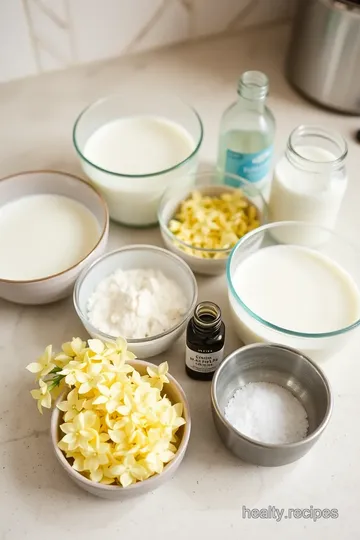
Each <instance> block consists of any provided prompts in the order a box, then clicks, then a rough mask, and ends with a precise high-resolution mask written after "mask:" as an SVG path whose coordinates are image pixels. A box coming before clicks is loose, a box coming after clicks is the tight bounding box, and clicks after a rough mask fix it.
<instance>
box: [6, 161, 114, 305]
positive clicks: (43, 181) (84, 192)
mask: <svg viewBox="0 0 360 540" xmlns="http://www.w3.org/2000/svg"><path fill="white" fill-rule="evenodd" d="M35 194H54V195H63V196H65V197H69V198H71V199H74V200H75V201H78V202H79V203H81V204H83V205H84V206H86V208H87V209H88V210H90V212H91V213H92V214H93V216H94V217H95V218H96V220H97V222H98V224H99V239H98V242H97V243H96V245H95V246H94V248H93V249H92V250H91V251H90V253H88V254H87V255H86V257H84V258H83V259H82V260H80V261H79V262H78V263H76V264H75V265H74V266H72V267H71V268H68V269H67V270H64V271H62V272H59V273H58V274H54V275H51V276H47V277H45V278H40V279H32V280H27V281H15V280H9V279H0V298H4V299H5V300H9V301H10V302H16V303H19V304H47V303H49V302H55V301H56V300H60V299H61V298H64V297H66V296H68V295H69V294H71V292H72V289H73V286H74V283H75V281H76V278H77V277H78V275H79V274H80V272H81V270H82V269H83V268H84V267H85V266H86V265H88V264H90V263H91V262H92V261H94V260H95V259H96V258H97V257H99V256H100V255H101V254H102V253H103V252H104V251H105V248H106V244H107V239H108V233H109V216H108V210H107V207H106V203H105V201H104V200H103V198H102V197H101V195H100V194H99V193H98V192H97V191H96V190H95V189H94V188H93V187H92V186H91V185H90V184H88V183H87V182H86V181H85V180H82V179H81V178H78V177H77V176H74V175H72V174H68V173H63V172H59V171H45V170H44V171H29V172H23V173H20V174H15V175H12V176H8V177H6V178H3V179H2V180H1V181H0V206H1V205H3V204H6V203H8V202H10V201H14V200H16V199H18V198H20V197H25V196H27V195H35ZM54 242H56V238H54Z"/></svg>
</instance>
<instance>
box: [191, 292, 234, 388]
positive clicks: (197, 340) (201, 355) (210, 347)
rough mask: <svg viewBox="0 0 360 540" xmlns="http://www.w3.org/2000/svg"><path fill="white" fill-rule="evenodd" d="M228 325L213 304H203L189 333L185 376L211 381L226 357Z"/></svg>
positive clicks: (193, 319)
mask: <svg viewBox="0 0 360 540" xmlns="http://www.w3.org/2000/svg"><path fill="white" fill-rule="evenodd" d="M224 343H225V324H224V323H223V321H222V319H221V310H220V308H219V306H217V305H216V304H214V303H213V302H201V303H200V304H198V305H197V306H196V308H195V311H194V316H193V317H192V318H191V319H190V321H189V323H188V326H187V331H186V357H185V368H186V373H187V374H188V375H189V377H191V378H192V379H197V380H201V381H210V380H211V379H212V377H213V375H214V373H215V371H216V369H217V368H218V366H219V365H220V364H221V362H222V360H223V357H224Z"/></svg>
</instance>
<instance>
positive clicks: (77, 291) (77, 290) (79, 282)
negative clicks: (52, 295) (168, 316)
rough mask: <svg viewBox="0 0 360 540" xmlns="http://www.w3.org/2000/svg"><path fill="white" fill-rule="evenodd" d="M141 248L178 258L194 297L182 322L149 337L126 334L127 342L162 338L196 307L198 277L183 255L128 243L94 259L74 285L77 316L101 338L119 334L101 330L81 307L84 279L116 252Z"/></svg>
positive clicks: (86, 327) (142, 342)
mask: <svg viewBox="0 0 360 540" xmlns="http://www.w3.org/2000/svg"><path fill="white" fill-rule="evenodd" d="M139 249H142V250H144V251H153V252H155V251H157V252H158V253H161V254H162V255H163V256H165V257H168V258H169V259H176V261H177V262H178V263H179V264H180V265H181V266H182V267H183V268H184V270H186V271H187V273H188V277H189V278H190V279H189V282H190V281H191V283H192V285H193V290H192V293H193V294H192V299H191V302H190V306H189V307H188V309H187V311H186V313H185V314H184V315H183V316H182V318H181V321H180V322H178V323H177V324H175V325H174V326H172V327H171V328H169V329H168V330H165V331H164V332H161V333H160V334H156V335H154V336H149V337H144V338H127V337H126V336H123V337H124V338H125V339H126V341H127V343H129V344H130V345H141V344H146V343H151V342H154V341H156V340H157V339H160V338H163V337H165V336H168V335H170V334H172V333H173V332H175V331H176V330H178V329H179V328H180V327H181V326H182V325H183V324H184V322H186V321H187V320H188V319H189V318H190V316H191V314H192V313H193V311H194V308H195V306H196V302H197V297H198V285H197V281H196V278H195V276H194V274H193V272H192V270H191V268H190V267H189V265H188V264H186V262H185V261H184V260H183V259H181V257H179V256H178V255H176V254H175V253H172V252H171V251H168V250H167V249H165V248H162V247H159V246H154V245H152V244H131V245H128V246H123V247H121V248H118V249H114V250H112V251H109V252H108V253H105V254H104V255H101V256H100V257H98V258H97V259H96V260H95V261H93V262H92V263H91V264H90V265H89V266H86V267H85V268H84V269H83V271H82V272H81V273H80V275H79V276H78V278H77V280H76V282H75V286H74V290H73V294H72V299H73V304H74V308H75V311H76V313H77V316H78V317H79V319H80V321H81V322H82V324H83V325H84V327H85V329H86V330H87V329H88V328H90V330H91V332H92V333H93V334H97V335H100V336H101V338H102V339H104V340H105V341H110V342H111V341H114V339H116V338H117V337H119V336H112V335H111V334H107V333H106V332H103V331H102V330H99V328H96V326H94V325H93V324H92V323H91V322H90V321H89V318H88V317H87V315H86V313H84V312H83V310H82V309H81V307H80V303H79V294H80V289H81V287H82V286H83V284H84V281H85V279H86V278H87V277H88V275H89V273H90V271H91V270H92V269H93V268H94V267H95V266H97V265H98V264H101V263H102V262H103V261H104V260H106V259H107V258H109V257H111V256H113V255H115V254H118V253H124V252H126V251H135V250H139ZM108 275H110V274H108ZM99 283H100V281H99V282H98V284H99Z"/></svg>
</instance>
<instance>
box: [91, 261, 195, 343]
mask: <svg viewBox="0 0 360 540" xmlns="http://www.w3.org/2000/svg"><path fill="white" fill-rule="evenodd" d="M87 309H88V318H89V321H90V322H91V324H92V325H93V326H95V328H98V329H99V330H101V332H104V333H105V334H109V335H111V336H114V337H119V336H122V337H124V338H128V339H136V338H144V337H150V336H155V335H157V334H161V333H162V332H165V331H167V330H169V329H170V328H172V327H173V326H176V325H177V324H178V323H179V322H180V321H181V319H182V317H183V315H184V314H185V313H186V311H187V309H188V305H187V301H186V296H185V294H184V292H183V291H182V290H181V289H180V287H179V286H178V285H177V284H176V283H175V282H174V281H172V280H171V279H168V278H167V277H166V276H165V275H164V274H163V273H162V272H161V271H159V270H153V269H150V268H148V269H145V268H144V269H134V270H117V271H116V272H114V273H113V274H111V275H110V276H108V277H106V278H105V279H104V280H102V281H101V282H100V283H99V285H98V286H97V287H96V289H95V291H94V292H93V294H92V295H91V296H90V298H89V301H88V305H87Z"/></svg>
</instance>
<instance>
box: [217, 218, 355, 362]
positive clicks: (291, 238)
mask: <svg viewBox="0 0 360 540" xmlns="http://www.w3.org/2000/svg"><path fill="white" fill-rule="evenodd" d="M274 245H296V246H303V247H307V248H310V249H312V250H314V251H315V252H318V253H320V254H322V255H324V256H326V257H328V258H330V259H331V260H332V261H333V262H335V263H336V264H337V265H338V266H340V267H341V269H342V270H344V271H345V272H346V273H347V276H348V277H349V278H350V279H351V282H352V290H353V291H354V306H355V309H354V312H355V313H356V311H357V313H358V315H357V318H355V320H354V321H353V323H352V324H349V325H348V326H345V327H343V328H339V329H337V330H334V331H331V332H323V333H304V332H298V331H295V330H293V329H291V328H282V327H280V326H277V325H276V324H274V323H273V322H272V321H271V320H265V319H263V318H262V317H261V316H260V315H259V314H257V313H254V312H253V311H252V310H251V309H250V307H249V306H248V305H246V303H245V302H244V301H243V299H242V298H241V296H239V294H238V293H237V291H236V289H235V287H234V281H233V278H234V274H235V272H236V269H237V268H238V266H239V265H240V264H241V263H242V262H243V261H244V260H245V259H247V258H248V257H250V256H251V255H253V254H254V253H256V252H257V251H259V250H261V249H264V248H266V247H269V246H274ZM264 279H266V268H264ZM227 287H228V295H229V301H230V308H231V313H232V317H233V321H234V326H235V330H236V332H237V334H238V336H239V338H240V339H241V340H242V341H243V343H245V344H249V343H256V342H260V343H261V342H263V343H269V342H273V343H279V344H281V345H285V346H288V347H292V348H294V349H298V350H300V351H302V352H303V353H304V354H306V355H308V356H309V357H311V358H313V359H314V360H316V361H319V360H320V361H321V360H323V359H325V358H328V357H329V356H331V355H332V354H334V353H336V352H337V351H339V350H340V349H341V348H342V347H343V346H344V345H345V343H346V342H347V341H348V340H349V338H350V337H351V336H353V335H354V334H355V330H356V329H358V327H359V325H360V292H359V291H360V249H359V248H357V247H355V246H352V245H351V244H350V243H349V242H347V241H346V240H344V239H342V238H341V237H340V236H338V235H337V234H336V233H334V232H332V231H330V230H328V229H325V228H323V227H320V226H317V225H313V224H310V223H305V222H296V221H294V222H291V221H285V222H277V223H271V224H268V225H263V226H262V227H259V228H258V229H255V230H254V231H252V232H250V233H248V234H247V235H246V236H244V237H243V238H242V239H241V240H239V242H238V243H237V244H236V246H235V248H234V249H233V251H232V253H231V255H230V257H229V259H228V263H227ZM357 293H358V295H357ZM344 302H345V300H344ZM330 309H338V310H340V309H342V306H341V305H336V306H331V307H330ZM355 310H356V311H355Z"/></svg>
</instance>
